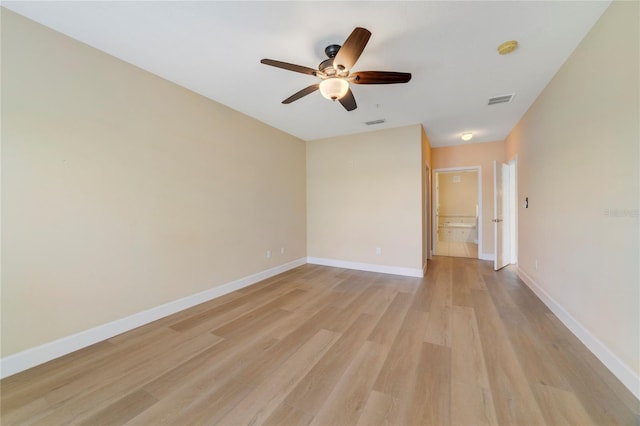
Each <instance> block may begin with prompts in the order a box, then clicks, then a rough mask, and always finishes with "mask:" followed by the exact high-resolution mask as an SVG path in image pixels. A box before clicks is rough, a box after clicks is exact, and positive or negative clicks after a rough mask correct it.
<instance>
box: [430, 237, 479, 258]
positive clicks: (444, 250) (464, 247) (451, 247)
mask: <svg viewBox="0 0 640 426" xmlns="http://www.w3.org/2000/svg"><path fill="white" fill-rule="evenodd" d="M436 252H437V254H438V256H453V257H470V258H473V259H477V258H478V245H477V244H475V243H466V242H456V241H438V245H437V248H436Z"/></svg>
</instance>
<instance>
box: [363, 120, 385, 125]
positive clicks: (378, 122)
mask: <svg viewBox="0 0 640 426" xmlns="http://www.w3.org/2000/svg"><path fill="white" fill-rule="evenodd" d="M385 121H387V120H385V119H384V118H381V119H379V120H371V121H365V122H364V124H366V125H367V126H373V125H374V124H382V123H384V122H385Z"/></svg>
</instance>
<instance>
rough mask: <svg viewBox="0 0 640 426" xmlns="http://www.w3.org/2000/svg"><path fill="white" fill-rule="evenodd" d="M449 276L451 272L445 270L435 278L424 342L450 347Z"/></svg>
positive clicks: (450, 293)
mask: <svg viewBox="0 0 640 426" xmlns="http://www.w3.org/2000/svg"><path fill="white" fill-rule="evenodd" d="M451 275H452V272H451V270H445V271H442V272H440V273H439V274H438V275H437V276H436V280H435V283H434V285H433V286H434V292H433V299H432V301H431V307H430V308H429V323H428V324H427V329H426V330H425V334H424V341H425V342H429V343H433V344H436V345H442V346H451V308H452V284H451Z"/></svg>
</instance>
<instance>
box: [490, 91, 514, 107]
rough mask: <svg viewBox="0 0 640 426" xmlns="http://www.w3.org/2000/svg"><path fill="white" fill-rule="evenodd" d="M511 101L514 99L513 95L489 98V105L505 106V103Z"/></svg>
mask: <svg viewBox="0 0 640 426" xmlns="http://www.w3.org/2000/svg"><path fill="white" fill-rule="evenodd" d="M511 99H513V93H512V94H510V95H502V96H494V97H493V98H489V103H488V105H495V104H503V103H505V102H511Z"/></svg>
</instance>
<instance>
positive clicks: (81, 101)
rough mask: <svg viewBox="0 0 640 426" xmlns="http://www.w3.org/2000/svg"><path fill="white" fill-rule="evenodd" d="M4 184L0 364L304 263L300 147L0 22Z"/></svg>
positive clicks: (42, 34)
mask: <svg viewBox="0 0 640 426" xmlns="http://www.w3.org/2000/svg"><path fill="white" fill-rule="evenodd" d="M2 174H3V176H2V249H3V250H2V355H3V356H6V355H9V354H13V353H16V352H18V351H22V350H25V349H27V348H31V347H34V346H36V345H40V344H43V343H46V342H49V341H52V340H54V339H58V338H61V337H63V336H68V335H71V334H73V333H76V332H79V331H82V330H86V329H89V328H92V327H95V326H98V325H101V324H104V323H107V322H109V321H113V320H116V319H120V318H123V317H125V316H128V315H131V314H134V313H137V312H140V311H143V310H145V309H148V308H151V307H155V306H158V305H160V304H163V303H165V302H169V301H173V300H175V299H178V298H181V297H184V296H188V295H191V294H194V293H197V292H200V291H203V290H206V289H209V288H212V287H215V286H218V285H220V284H223V283H226V282H229V281H231V280H234V279H238V278H241V277H245V276H248V275H250V274H253V273H256V272H259V271H264V270H266V269H269V268H271V267H274V266H277V265H279V264H284V263H286V262H288V261H291V260H294V259H299V258H302V257H304V256H305V255H306V253H305V250H306V243H305V235H306V227H305V226H306V225H305V221H306V207H305V205H306V204H305V203H306V195H305V191H306V188H305V176H306V172H305V146H304V142H302V141H300V140H298V139H296V138H294V137H292V136H289V135H287V134H284V133H282V132H280V131H278V130H275V129H273V128H271V127H269V126H266V125H264V124H262V123H260V122H257V121H255V120H253V119H251V118H248V117H246V116H244V115H242V114H240V113H237V112H235V111H233V110H231V109H229V108H226V107H224V106H222V105H220V104H217V103H214V102H212V101H210V100H207V99H205V98H203V97H201V96H199V95H196V94H194V93H192V92H189V91H187V90H185V89H183V88H181V87H178V86H176V85H174V84H172V83H170V82H167V81H165V80H162V79H160V78H158V77H156V76H154V75H151V74H149V73H147V72H144V71H142V70H140V69H138V68H135V67H133V66H131V65H129V64H126V63H124V62H121V61H119V60H117V59H115V58H113V57H111V56H109V55H106V54H104V53H101V52H99V51H97V50H95V49H92V48H90V47H88V46H86V45H84V44H81V43H78V42H76V41H73V40H71V39H69V38H67V37H65V36H63V35H61V34H59V33H56V32H53V31H51V30H49V29H47V28H45V27H42V26H40V25H38V24H36V23H33V22H31V21H28V20H26V19H24V18H21V17H19V16H18V15H15V14H13V13H12V12H9V11H7V10H5V9H2ZM280 247H285V248H286V252H285V254H284V255H281V254H280ZM269 248H271V249H272V250H273V253H274V255H273V257H272V258H271V259H267V258H266V256H265V252H266V250H267V249H269Z"/></svg>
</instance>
